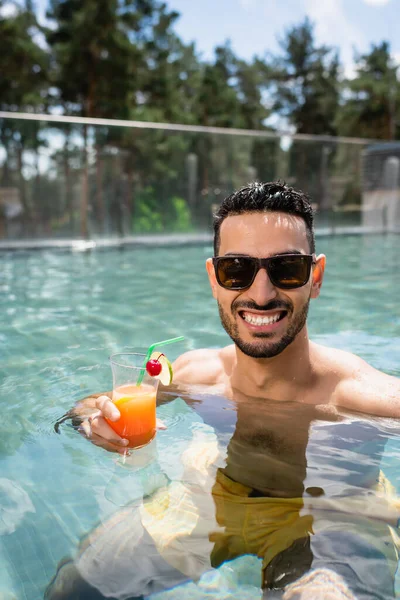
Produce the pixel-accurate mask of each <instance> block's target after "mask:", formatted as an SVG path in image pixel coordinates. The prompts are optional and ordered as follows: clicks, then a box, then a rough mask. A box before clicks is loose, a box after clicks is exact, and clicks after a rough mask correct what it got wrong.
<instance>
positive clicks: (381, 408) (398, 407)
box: [335, 357, 400, 419]
mask: <svg viewBox="0 0 400 600" xmlns="http://www.w3.org/2000/svg"><path fill="white" fill-rule="evenodd" d="M335 403H336V404H338V405H340V406H343V407H344V408H348V409H349V410H355V411H358V412H364V413H368V414H370V415H376V416H378V417H388V418H393V419H400V379H398V378H397V377H392V376H390V375H386V374H385V373H382V371H378V370H377V369H374V368H373V367H371V365H368V364H367V363H366V362H365V361H363V360H362V359H361V358H358V357H353V360H352V361H351V369H350V371H349V372H348V373H347V375H346V376H345V377H344V378H343V379H342V380H341V381H340V383H339V384H338V386H337V389H336V392H335Z"/></svg>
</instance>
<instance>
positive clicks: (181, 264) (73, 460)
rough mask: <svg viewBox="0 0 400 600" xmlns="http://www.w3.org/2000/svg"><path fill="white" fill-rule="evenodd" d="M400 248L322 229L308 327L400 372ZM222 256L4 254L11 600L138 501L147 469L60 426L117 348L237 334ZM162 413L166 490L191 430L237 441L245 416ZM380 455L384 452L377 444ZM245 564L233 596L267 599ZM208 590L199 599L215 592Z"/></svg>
mask: <svg viewBox="0 0 400 600" xmlns="http://www.w3.org/2000/svg"><path fill="white" fill-rule="evenodd" d="M398 247H399V238H398V236H396V235H387V236H380V235H375V236H343V237H335V238H331V237H321V238H319V239H317V250H318V251H319V252H324V253H325V254H327V258H328V263H327V275H326V279H325V283H324V287H323V292H322V295H321V298H320V299H319V300H317V301H314V302H313V303H312V306H311V311H310V318H309V330H310V336H311V338H312V339H314V340H315V341H319V342H320V343H323V344H327V345H332V346H335V347H338V348H343V349H348V350H350V351H353V352H355V353H357V354H359V355H360V356H362V357H363V358H365V359H366V360H367V361H368V362H370V363H371V364H373V365H374V366H375V367H377V368H379V369H382V370H384V371H385V372H387V373H390V374H393V375H397V376H400V367H399V365H400V344H399V342H398V340H399V335H400V309H399V306H398V298H399V296H400V278H399V276H398ZM210 255H211V248H210V247H205V246H201V247H187V248H182V247H179V248H172V247H168V248H158V249H154V250H152V249H149V248H135V249H124V250H110V249H109V250H107V251H94V252H91V253H85V252H47V251H37V252H32V253H25V252H15V253H3V254H2V255H1V264H2V266H1V270H0V290H1V294H0V315H1V325H0V353H1V363H0V397H1V408H2V419H1V425H0V431H1V435H0V460H1V473H0V510H1V512H0V598H2V600H3V598H6V599H9V598H17V599H18V600H20V599H26V600H37V599H39V598H43V594H44V590H45V588H46V586H47V585H48V583H49V581H50V580H51V578H52V577H53V576H54V574H55V572H56V568H57V564H58V562H59V561H60V560H61V559H62V558H63V557H64V556H68V555H71V554H74V552H75V551H76V548H77V546H78V543H79V540H80V539H81V538H82V536H84V535H85V534H87V533H88V532H89V531H90V530H92V529H93V527H95V526H96V525H97V523H98V522H99V521H104V520H106V519H107V518H108V517H110V516H111V515H113V514H114V513H115V512H116V511H118V510H119V508H120V507H121V506H123V505H124V504H126V502H128V501H129V500H132V497H133V496H134V495H135V493H136V492H135V490H136V491H137V497H138V498H139V497H141V494H143V489H142V487H143V481H142V479H141V478H142V477H143V473H142V471H140V470H139V471H140V474H138V473H139V471H137V470H135V469H131V470H130V469H123V468H121V465H120V464H119V462H118V461H117V460H116V457H115V456H114V455H112V454H109V453H107V452H105V451H103V450H101V449H99V448H96V447H94V446H92V445H91V444H90V443H88V442H87V441H86V440H84V439H83V438H82V437H81V436H79V435H78V434H77V433H76V432H75V431H74V430H72V429H71V428H70V427H63V429H62V433H61V435H56V434H55V433H54V431H53V424H54V422H55V420H56V419H57V418H58V417H59V416H60V415H62V414H63V412H65V411H66V410H67V409H68V408H70V406H71V405H72V404H73V402H74V401H75V400H77V399H79V398H81V397H83V396H85V395H87V394H88V393H89V392H93V391H101V390H105V389H109V388H110V386H111V375H110V369H109V365H108V356H109V355H110V354H111V353H112V352H115V351H117V350H121V349H132V348H136V347H146V346H148V345H149V344H150V343H152V342H153V341H155V340H161V339H166V338H169V337H173V336H175V335H181V334H182V335H184V336H185V341H184V342H183V343H182V344H180V345H179V347H178V346H171V347H170V349H169V352H168V354H169V356H170V358H171V359H173V358H175V357H176V356H177V355H178V354H180V353H181V352H183V351H185V350H189V349H192V348H200V347H204V346H208V347H217V346H220V345H224V344H226V343H228V338H227V336H226V334H225V333H224V331H223V330H222V328H221V326H220V323H219V317H218V311H217V309H216V306H215V305H214V300H213V299H212V297H211V293H210V291H209V288H208V282H207V279H206V272H205V268H204V261H205V258H206V257H208V256H210ZM159 412H160V416H163V417H164V419H165V420H166V423H167V425H168V428H167V430H166V431H165V432H159V433H158V435H157V440H156V441H157V448H156V450H157V456H158V459H157V460H156V461H155V462H153V463H152V467H151V468H153V469H154V468H155V469H156V471H155V472H154V473H153V475H152V477H153V479H151V478H150V479H151V481H154V486H155V488H157V485H159V483H157V482H159V478H160V477H161V479H162V477H163V475H162V474H163V473H164V474H165V473H167V476H168V479H169V480H170V481H171V480H175V479H179V477H180V476H181V474H182V473H181V471H182V463H181V460H180V457H181V455H182V453H183V452H184V450H185V448H186V447H187V445H188V443H189V437H188V435H189V433H188V432H190V435H192V433H193V431H197V432H200V433H201V435H205V436H211V437H212V436H214V437H215V439H218V440H219V443H220V445H221V447H226V444H227V442H228V440H229V438H230V436H231V435H232V432H233V430H234V427H235V423H234V418H233V416H232V414H233V412H234V411H232V410H229V407H227V406H226V403H225V404H224V402H223V400H221V399H220V400H218V402H217V401H216V402H215V403H214V404H213V403H212V402H210V401H209V400H207V401H205V402H204V403H203V404H201V403H198V404H195V405H194V407H193V408H190V407H189V408H188V407H187V406H186V405H185V404H184V403H183V402H182V401H181V400H177V401H176V402H172V403H171V404H166V405H163V406H162V407H160V409H159ZM371 422H372V423H373V424H374V425H373V426H374V427H376V428H377V429H376V430H377V432H378V433H379V432H380V433H382V432H385V435H386V436H387V439H388V440H389V441H388V443H387V445H386V451H385V456H384V458H383V464H384V466H385V472H386V474H387V475H388V476H389V477H390V480H391V481H392V483H393V484H394V486H395V487H396V488H397V490H398V492H400V476H399V474H398V469H397V468H396V467H397V465H398V461H399V458H400V437H398V435H397V434H396V428H395V427H394V426H393V423H384V422H383V421H382V420H380V421H371ZM382 423H383V425H382ZM389 430H390V432H389V433H387V432H388V431H389ZM380 433H379V435H380ZM383 435H384V433H382V436H383ZM200 439H202V438H201V437H200ZM213 439H214V438H213ZM370 456H371V460H378V459H379V460H380V458H379V457H378V458H377V456H378V455H376V456H375V455H374V451H373V449H371V455H370ZM359 458H360V457H358V459H359ZM348 460H349V461H350V462H351V461H355V457H354V456H353V457H352V458H349V457H348ZM364 460H366V457H365V455H364ZM320 468H321V469H323V464H320ZM348 470H349V471H350V470H351V469H350V467H348ZM127 474H128V475H129V476H128V475H127ZM146 477H147V476H146ZM328 479H329V477H328ZM333 479H334V477H333V476H332V481H333ZM242 570H243V567H242ZM244 571H245V573H246V575H245V576H243V577H244V579H243V577H242V579H241V580H240V582H239V583H240V585H242V589H241V591H237V590H238V586H239V583H238V580H237V579H235V581H233V582H232V581H231V580H230V584H229V585H231V587H232V589H231V588H229V589H231V591H230V592H229V593H231V596H224V597H232V598H236V597H237V598H239V597H240V598H241V599H242V598H247V597H248V598H253V597H254V598H260V593H259V590H258V588H257V584H256V583H257V580H256V579H254V580H253V579H251V576H250V575H249V573H251V572H252V571H251V569H249V568H248V565H247V567H246V569H244ZM223 577H224V574H223V573H222V572H221V573H220V579H219V580H217V579H213V581H212V582H211V583H210V582H208V584H207V585H211V586H214V588H213V589H214V594H215V597H218V591H219V590H220V589H221V590H222V589H225V590H226V589H227V588H226V585H227V584H226V581H225V580H224V579H223ZM224 586H225V587H224ZM243 586H244V587H243ZM206 587H207V586H206ZM228 587H229V586H228ZM204 589H206V588H204ZM204 589H203V591H201V590H200V591H198V593H199V594H200V595H198V596H196V598H197V597H198V598H202V597H205V596H202V595H201V593H204V594H207V593H208V594H209V593H210V590H209V589H208V588H207V590H206V591H204ZM399 589H400V588H399ZM243 590H245V592H244V591H243ZM181 593H182V590H180V592H179V594H181ZM224 593H225V592H224ZM235 594H236V595H235ZM238 594H239V595H238ZM246 594H247V596H246ZM257 594H258V595H257ZM168 597H174V596H168ZM176 597H183V596H176Z"/></svg>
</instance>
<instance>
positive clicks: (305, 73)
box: [266, 18, 340, 135]
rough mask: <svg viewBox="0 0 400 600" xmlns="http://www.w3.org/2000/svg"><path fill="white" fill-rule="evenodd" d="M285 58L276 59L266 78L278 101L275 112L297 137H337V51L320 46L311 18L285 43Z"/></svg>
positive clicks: (285, 39)
mask: <svg viewBox="0 0 400 600" xmlns="http://www.w3.org/2000/svg"><path fill="white" fill-rule="evenodd" d="M280 45H281V48H282V50H283V55H282V56H278V57H276V58H273V59H272V61H271V67H269V68H268V69H267V71H266V75H267V77H268V79H269V82H270V84H272V85H271V87H272V96H273V98H274V100H275V102H274V105H273V110H274V111H276V112H277V113H279V115H281V116H282V117H284V118H285V119H287V121H288V123H289V124H291V125H293V126H294V127H295V129H296V132H297V133H310V134H315V135H318V134H320V135H321V134H325V135H335V134H336V127H335V117H336V113H337V109H338V103H339V74H340V73H339V58H338V54H337V51H336V50H335V49H333V48H329V47H327V46H319V47H318V46H316V44H315V40H314V27H313V25H312V23H311V22H310V21H309V19H308V18H306V19H305V21H304V22H303V23H302V24H300V25H297V26H295V27H292V28H291V29H289V30H288V31H287V32H286V36H285V38H284V39H283V40H281V43H280Z"/></svg>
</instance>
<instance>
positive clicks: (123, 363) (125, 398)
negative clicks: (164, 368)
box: [106, 352, 159, 448]
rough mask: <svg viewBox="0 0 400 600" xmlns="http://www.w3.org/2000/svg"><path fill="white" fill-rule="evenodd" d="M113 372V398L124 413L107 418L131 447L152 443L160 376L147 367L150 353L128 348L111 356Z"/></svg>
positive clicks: (154, 432) (154, 431)
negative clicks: (150, 371)
mask: <svg viewBox="0 0 400 600" xmlns="http://www.w3.org/2000/svg"><path fill="white" fill-rule="evenodd" d="M110 362H111V369H112V376H113V396H112V399H113V402H114V404H115V406H116V407H117V408H118V410H119V412H120V414H121V417H120V419H118V421H109V420H108V419H106V420H107V422H108V424H109V425H110V427H112V429H113V430H114V431H115V432H116V433H118V435H120V436H121V437H123V438H126V439H127V440H129V444H128V446H129V448H140V447H141V446H145V445H146V444H148V443H149V442H150V441H151V440H152V439H153V438H154V436H155V434H156V395H157V388H158V382H159V380H158V379H156V378H155V377H150V376H149V375H148V373H147V372H146V369H145V368H144V365H145V364H146V355H145V354H139V353H133V352H126V353H123V352H121V353H118V354H113V355H112V356H111V357H110Z"/></svg>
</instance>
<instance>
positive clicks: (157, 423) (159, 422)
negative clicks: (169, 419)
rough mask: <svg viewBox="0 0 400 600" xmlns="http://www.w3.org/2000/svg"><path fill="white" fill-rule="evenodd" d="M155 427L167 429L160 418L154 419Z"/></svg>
mask: <svg viewBox="0 0 400 600" xmlns="http://www.w3.org/2000/svg"><path fill="white" fill-rule="evenodd" d="M156 427H157V429H167V426H166V425H165V424H164V421H161V419H156Z"/></svg>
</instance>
